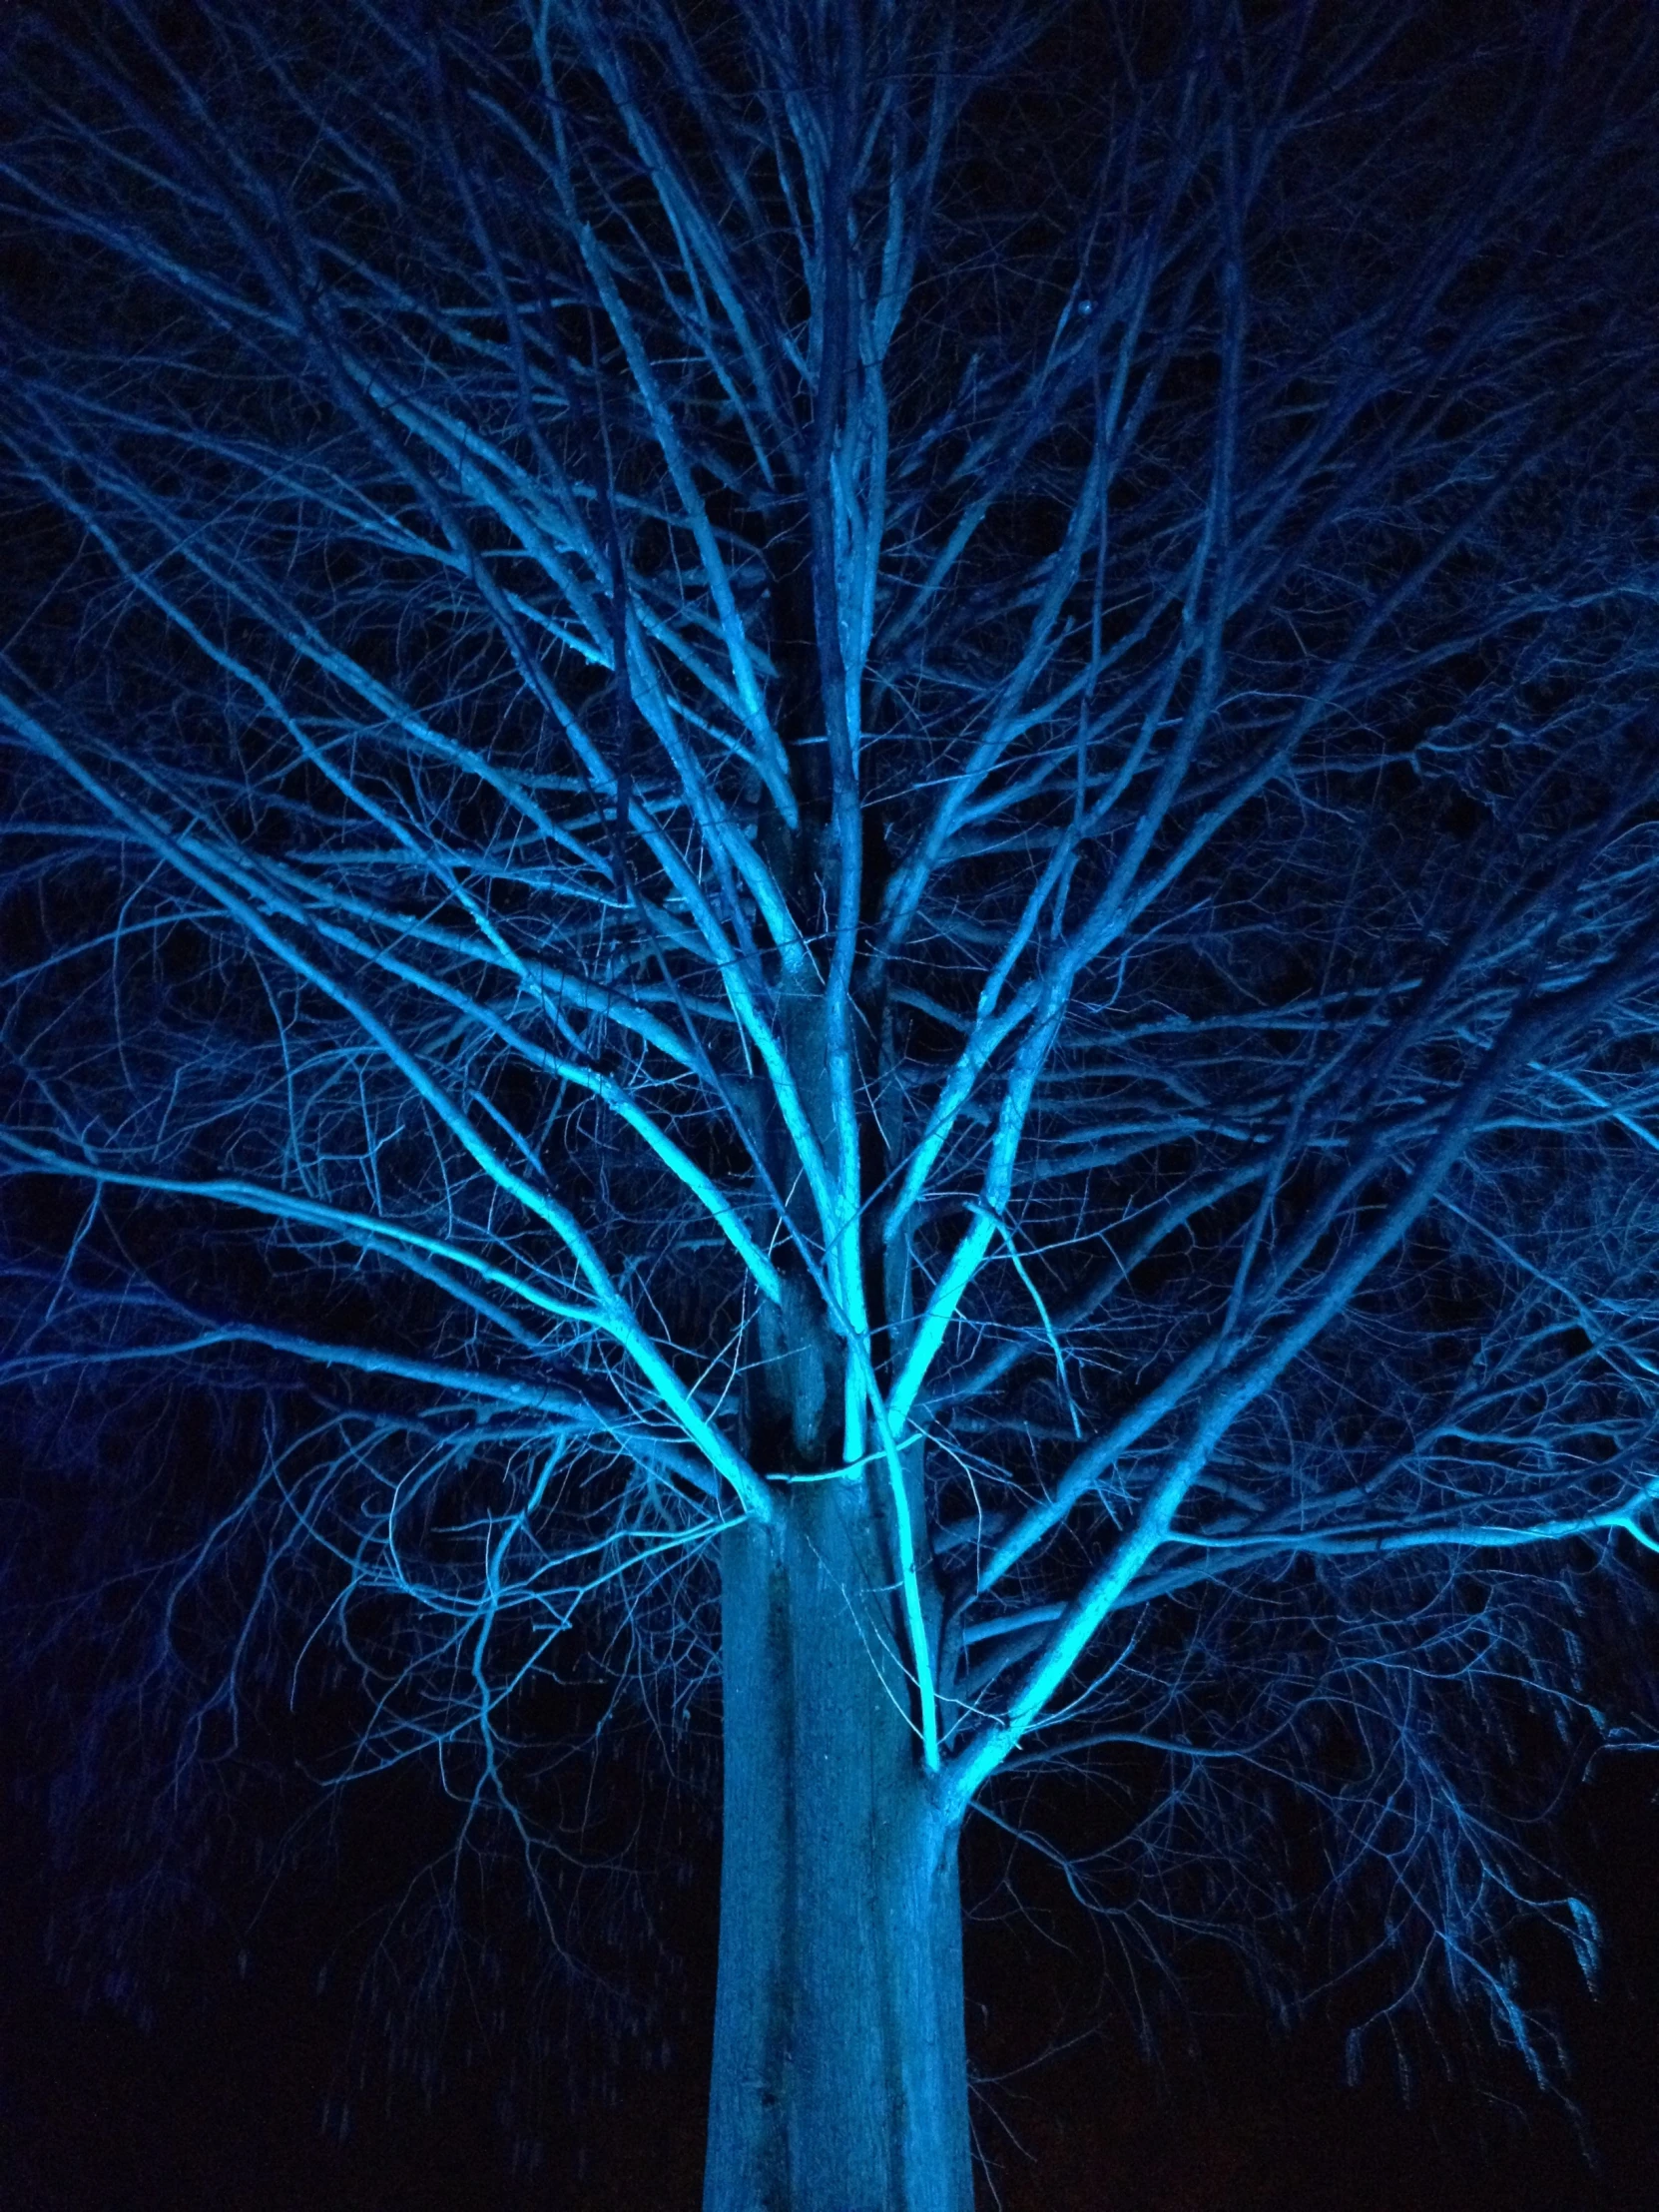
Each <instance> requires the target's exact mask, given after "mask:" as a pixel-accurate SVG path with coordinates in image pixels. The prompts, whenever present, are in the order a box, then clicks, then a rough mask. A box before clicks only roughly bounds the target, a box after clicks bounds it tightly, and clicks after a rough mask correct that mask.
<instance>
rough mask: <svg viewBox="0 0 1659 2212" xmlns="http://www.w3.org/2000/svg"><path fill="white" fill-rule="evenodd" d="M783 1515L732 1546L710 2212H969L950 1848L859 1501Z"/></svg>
mask: <svg viewBox="0 0 1659 2212" xmlns="http://www.w3.org/2000/svg"><path fill="white" fill-rule="evenodd" d="M787 1505H788V1510H787V1511H786V1512H784V1513H783V1514H781V1515H780V1518H779V1525H778V1526H777V1527H775V1528H774V1529H772V1530H766V1529H759V1528H754V1527H744V1528H738V1529H733V1530H732V1531H730V1532H729V1533H728V1534H727V1535H726V1536H725V1538H724V1539H723V1542H724V1545H725V1550H724V1553H723V1556H722V1575H723V1592H722V1636H723V1643H724V1667H723V1671H724V1678H725V1715H726V1719H725V1732H726V1786H725V1841H724V1856H723V1862H722V1868H721V1887H720V1980H719V1991H718V1995H717V1998H716V2011H715V2056H714V2082H713V2089H712V2094H711V2098H710V2113H709V2158H708V2168H707V2174H706V2180H705V2187H704V2197H703V2204H704V2212H971V2207H972V2202H973V2189H972V2178H971V2169H970V2163H969V2152H968V2115H967V2052H966V2047H965V2041H964V2031H963V2020H962V1950H961V1907H960V1899H959V1895H958V1890H957V1877H956V1833H955V1829H954V1827H953V1826H952V1825H951V1824H949V1823H947V1822H946V1821H945V1820H944V1819H943V1818H942V1817H941V1816H940V1814H939V1812H938V1810H937V1808H936V1806H935V1804H934V1802H933V1798H932V1793H931V1792H930V1791H929V1789H928V1788H927V1786H926V1782H925V1777H924V1776H923V1773H922V1769H921V1763H920V1759H919V1756H918V1750H917V1743H916V1738H915V1734H914V1732H913V1730H912V1728H911V1726H910V1709H911V1694H910V1689H909V1685H908V1683H907V1682H906V1680H905V1677H904V1673H903V1670H902V1668H901V1666H900V1665H899V1664H898V1663H897V1661H896V1659H895V1658H894V1656H893V1648H892V1647H893V1639H894V1628H893V1620H894V1613H893V1608H892V1606H891V1603H890V1577H889V1576H888V1574H887V1573H886V1572H885V1571H884V1568H883V1565H882V1547H881V1545H880V1542H879V1539H878V1532H877V1531H876V1530H875V1529H874V1528H873V1527H872V1526H871V1525H870V1521H869V1517H868V1506H867V1501H866V1500H865V1498H864V1497H863V1495H862V1493H861V1490H860V1488H859V1486H858V1485H856V1484H854V1485H850V1486H849V1485H846V1484H842V1483H838V1482H834V1481H829V1482H818V1483H812V1482H807V1483H802V1484H800V1485H799V1486H797V1487H796V1488H795V1489H793V1490H792V1491H791V1492H790V1493H789V1496H788V1499H787ZM884 1585H889V1587H888V1588H886V1589H884V1587H883V1586H884Z"/></svg>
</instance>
